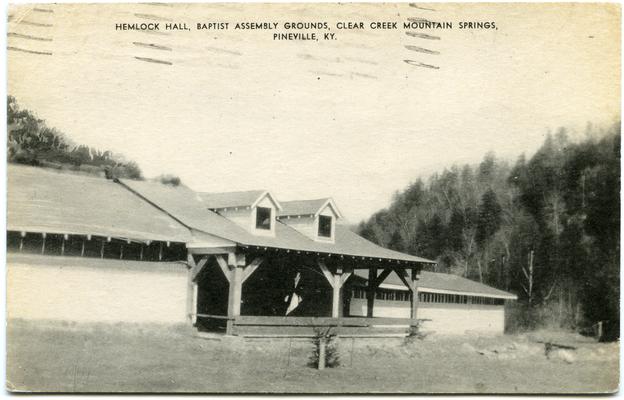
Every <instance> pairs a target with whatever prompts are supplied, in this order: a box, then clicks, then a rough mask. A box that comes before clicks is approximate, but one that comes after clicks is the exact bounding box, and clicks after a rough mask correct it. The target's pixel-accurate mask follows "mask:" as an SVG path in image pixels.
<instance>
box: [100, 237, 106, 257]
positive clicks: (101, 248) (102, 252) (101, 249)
mask: <svg viewBox="0 0 624 400" xmlns="http://www.w3.org/2000/svg"><path fill="white" fill-rule="evenodd" d="M104 243H106V242H105V241H104V240H102V247H100V258H104Z"/></svg>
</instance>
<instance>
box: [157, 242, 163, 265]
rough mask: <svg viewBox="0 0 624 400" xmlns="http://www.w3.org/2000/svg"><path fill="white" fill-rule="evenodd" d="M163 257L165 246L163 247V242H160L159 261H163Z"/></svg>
mask: <svg viewBox="0 0 624 400" xmlns="http://www.w3.org/2000/svg"><path fill="white" fill-rule="evenodd" d="M162 257H163V248H162V242H160V247H159V248H158V261H162Z"/></svg>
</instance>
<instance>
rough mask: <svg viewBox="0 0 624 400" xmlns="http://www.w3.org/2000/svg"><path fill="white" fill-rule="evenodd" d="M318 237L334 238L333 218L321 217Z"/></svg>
mask: <svg viewBox="0 0 624 400" xmlns="http://www.w3.org/2000/svg"><path fill="white" fill-rule="evenodd" d="M318 235H319V237H322V238H331V237H332V217H330V216H327V215H319V221H318Z"/></svg>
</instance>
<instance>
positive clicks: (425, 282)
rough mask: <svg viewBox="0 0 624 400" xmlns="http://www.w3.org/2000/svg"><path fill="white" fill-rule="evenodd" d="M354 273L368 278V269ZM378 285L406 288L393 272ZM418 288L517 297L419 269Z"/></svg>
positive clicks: (359, 276) (390, 287)
mask: <svg viewBox="0 0 624 400" xmlns="http://www.w3.org/2000/svg"><path fill="white" fill-rule="evenodd" d="M355 275H356V276H357V277H358V278H360V279H361V280H363V281H366V280H368V271H356V272H355ZM356 279H357V278H356ZM380 287H381V288H382V289H383V288H388V289H398V290H407V288H406V287H405V285H404V284H403V282H402V281H401V279H400V278H399V277H398V276H397V275H396V274H395V273H394V272H392V273H390V275H388V277H387V278H386V279H385V280H384V281H383V283H382V284H381V285H380ZM418 289H419V290H421V291H423V292H432V293H436V292H438V293H450V294H462V295H471V296H482V297H493V298H500V299H511V300H515V299H517V298H518V296H516V295H515V294H513V293H509V292H505V291H503V290H499V289H496V288H493V287H491V286H488V285H485V284H483V283H479V282H475V281H473V280H470V279H466V278H464V277H461V276H459V275H453V274H443V273H440V272H431V271H421V273H420V278H419V280H418Z"/></svg>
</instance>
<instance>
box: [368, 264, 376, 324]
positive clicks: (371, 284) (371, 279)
mask: <svg viewBox="0 0 624 400" xmlns="http://www.w3.org/2000/svg"><path fill="white" fill-rule="evenodd" d="M376 289H377V268H376V267H372V268H370V269H369V270H368V290H367V291H366V316H367V317H368V318H373V310H374V309H375V291H376Z"/></svg>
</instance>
